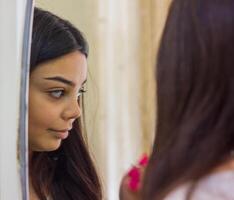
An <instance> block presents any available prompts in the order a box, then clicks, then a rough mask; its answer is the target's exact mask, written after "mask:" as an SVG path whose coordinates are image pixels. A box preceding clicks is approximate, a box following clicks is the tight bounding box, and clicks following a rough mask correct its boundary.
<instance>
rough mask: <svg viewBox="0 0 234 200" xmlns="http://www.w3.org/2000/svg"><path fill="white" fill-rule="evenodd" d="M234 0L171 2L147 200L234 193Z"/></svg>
mask: <svg viewBox="0 0 234 200" xmlns="http://www.w3.org/2000/svg"><path fill="white" fill-rule="evenodd" d="M233 11H234V1H233V0H206V1H204V0H174V1H172V5H171V8H170V11H169V16H168V19H167V22H166V27H165V30H164V33H163V37H162V41H161V46H160V50H159V54H158V64H157V72H156V76H157V108H158V114H157V130H156V138H155V144H154V151H153V154H152V157H151V160H150V163H149V166H148V168H147V169H146V174H145V182H144V190H143V199H144V200H162V199H166V200H185V199H187V200H189V199H190V200H203V199H204V200H217V199H219V200H221V199H222V200H231V199H232V200H233V199H234V192H233V188H234V157H233V153H232V152H233V150H234V45H233V44H234V12H233Z"/></svg>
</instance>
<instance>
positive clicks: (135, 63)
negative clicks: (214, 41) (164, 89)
mask: <svg viewBox="0 0 234 200" xmlns="http://www.w3.org/2000/svg"><path fill="white" fill-rule="evenodd" d="M169 2H170V0H165V1H153V0H147V1H134V2H132V1H130V0H122V1H116V0H108V1H106V0H100V1H93V0H86V1H83V0H66V1H65V0H57V1H56V3H54V2H53V1H45V0H37V1H36V5H37V6H39V7H41V8H43V9H46V10H49V11H52V12H53V13H55V14H57V15H59V16H61V17H63V18H65V19H68V20H69V21H71V22H72V23H73V24H74V25H75V26H76V27H78V28H79V29H80V30H81V31H82V32H83V33H84V34H85V36H86V38H87V40H88V42H89V47H90V48H89V51H90V54H89V58H88V71H89V74H88V81H87V89H88V91H87V93H86V94H85V95H84V99H85V102H84V104H85V112H86V120H85V121H86V128H87V133H88V143H89V145H90V147H91V148H92V152H93V153H92V154H93V157H94V158H95V161H96V163H97V167H98V171H99V176H100V177H101V180H102V182H103V185H104V197H105V198H107V199H108V200H116V199H118V188H119V183H120V180H121V177H122V175H123V173H124V172H126V170H127V169H128V168H130V166H131V164H133V163H134V162H135V161H136V160H138V157H139V156H140V155H141V154H142V153H143V152H150V147H151V141H152V135H153V132H154V121H155V120H154V113H155V106H154V103H155V97H154V91H155V85H154V84H155V83H154V64H155V63H154V62H155V52H156V48H157V46H158V41H159V38H160V34H161V30H162V28H163V24H164V18H165V16H166V13H167V7H168V5H169ZM156 27H157V28H156Z"/></svg>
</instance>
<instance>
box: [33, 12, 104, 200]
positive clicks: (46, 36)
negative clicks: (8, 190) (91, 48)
mask: <svg viewBox="0 0 234 200" xmlns="http://www.w3.org/2000/svg"><path fill="white" fill-rule="evenodd" d="M87 56H88V45H87V42H86V40H85V39H84V37H83V36H82V34H81V33H80V31H79V30H77V29H76V28H75V27H74V26H73V25H72V24H70V23H69V22H68V21H65V20H63V19H61V18H59V17H58V16H55V15H53V14H52V13H50V12H47V11H43V10H41V9H38V8H35V11H34V22H33V33H32V45H31V62H30V84H29V161H30V167H29V171H30V172H29V174H30V200H38V199H40V200H79V199H80V200H101V199H102V193H101V186H100V182H99V179H98V176H97V173H96V170H95V167H94V164H93V162H92V159H91V157H90V154H89V151H88V149H87V145H86V143H85V141H84V139H83V131H82V123H81V122H82V121H81V112H82V110H81V105H82V98H81V97H82V93H83V92H85V90H84V84H85V82H86V79H87Z"/></svg>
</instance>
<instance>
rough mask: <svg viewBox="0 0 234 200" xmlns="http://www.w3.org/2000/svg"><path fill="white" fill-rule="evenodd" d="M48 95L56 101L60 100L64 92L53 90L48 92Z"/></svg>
mask: <svg viewBox="0 0 234 200" xmlns="http://www.w3.org/2000/svg"><path fill="white" fill-rule="evenodd" d="M49 94H50V95H51V96H52V97H53V98H56V99H59V98H61V97H62V96H63V95H64V90H53V91H49Z"/></svg>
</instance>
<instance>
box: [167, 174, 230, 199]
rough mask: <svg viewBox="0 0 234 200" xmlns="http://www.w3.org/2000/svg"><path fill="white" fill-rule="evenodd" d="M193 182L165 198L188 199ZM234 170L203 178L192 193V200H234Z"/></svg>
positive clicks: (180, 187)
mask: <svg viewBox="0 0 234 200" xmlns="http://www.w3.org/2000/svg"><path fill="white" fill-rule="evenodd" d="M190 186H191V184H190V183H187V184H184V185H182V186H179V187H178V188H176V189H175V190H173V191H172V192H171V193H169V195H168V196H166V198H165V200H186V195H187V193H188V191H189V189H190ZM233 188H234V171H233V170H232V171H231V170H230V171H225V172H219V173H214V174H211V175H209V176H207V177H204V178H203V179H201V180H200V181H199V182H198V183H197V185H196V187H195V189H194V190H193V193H192V198H191V200H221V199H222V200H233V199H234V192H233Z"/></svg>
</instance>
